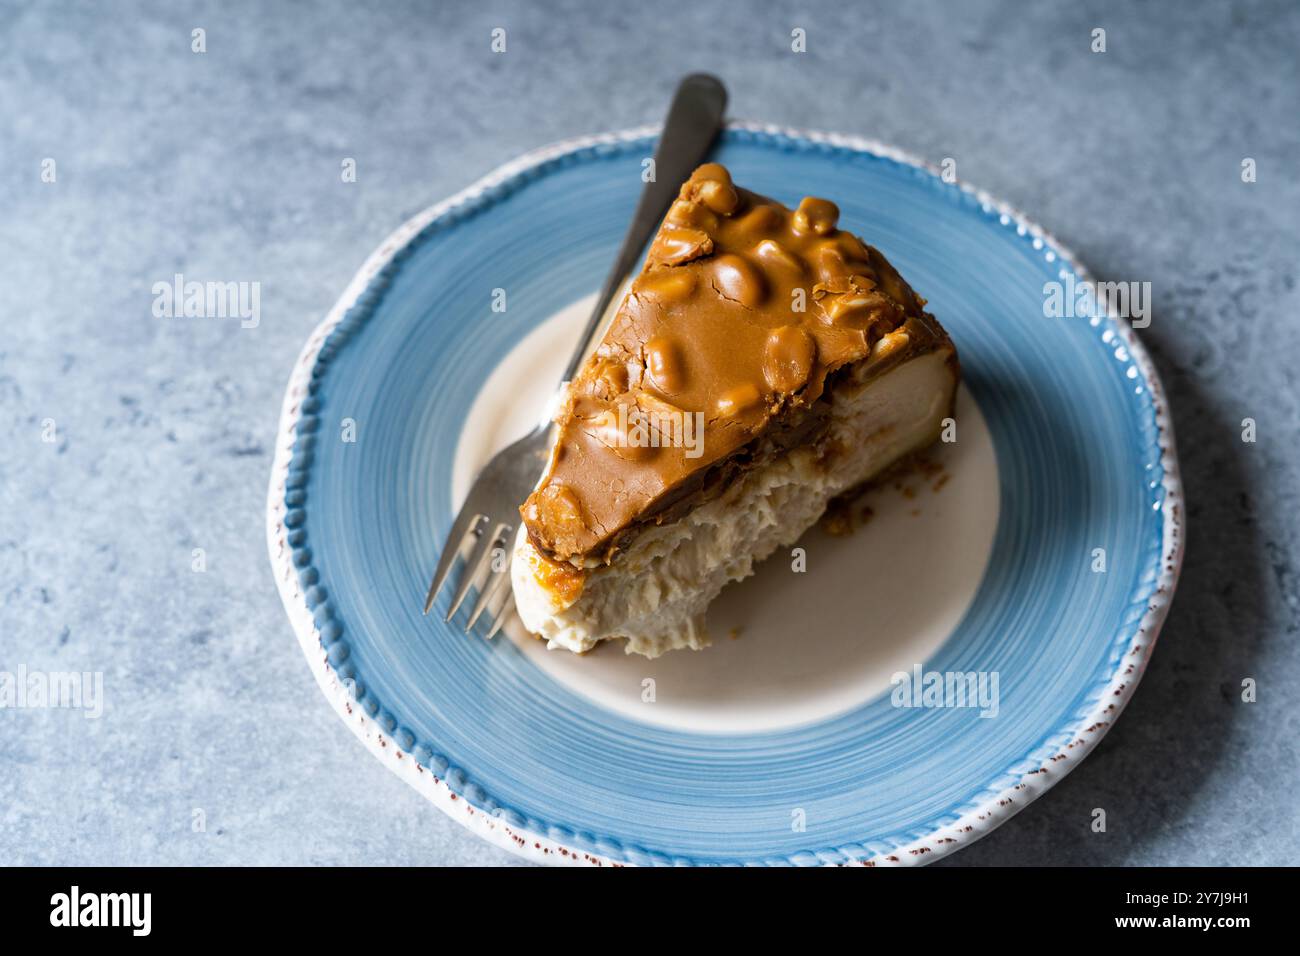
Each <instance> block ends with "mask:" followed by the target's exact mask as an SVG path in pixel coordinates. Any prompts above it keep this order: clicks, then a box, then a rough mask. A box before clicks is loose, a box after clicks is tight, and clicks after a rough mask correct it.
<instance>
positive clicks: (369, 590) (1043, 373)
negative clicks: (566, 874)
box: [267, 125, 1183, 865]
mask: <svg viewBox="0 0 1300 956" xmlns="http://www.w3.org/2000/svg"><path fill="white" fill-rule="evenodd" d="M654 135H655V131H654V130H652V129H641V130H632V131H629V132H625V133H617V134H611V135H606V136H598V137H592V138H589V139H584V140H581V141H575V142H569V143H564V144H560V145H558V146H555V147H551V148H548V149H544V150H541V151H539V152H536V153H532V154H529V155H528V156H525V157H523V158H521V159H519V160H517V161H515V162H513V163H511V164H509V165H508V166H505V167H503V168H502V169H500V170H498V171H497V172H496V173H493V174H492V175H491V176H489V177H487V178H486V179H484V180H482V181H481V182H479V183H476V184H475V185H474V186H472V187H470V188H469V189H467V190H466V191H465V192H463V193H461V194H459V195H457V196H455V197H453V198H451V199H449V200H447V201H446V202H443V203H440V204H438V205H437V206H435V207H433V208H431V209H429V210H426V211H425V212H424V213H422V214H420V215H419V216H417V217H416V218H415V219H413V220H411V221H410V222H408V223H407V224H406V225H404V226H403V227H402V228H401V229H399V230H398V231H397V232H396V233H394V235H393V236H391V237H390V238H389V239H388V240H387V241H386V242H385V243H384V244H383V245H382V246H381V247H380V249H379V250H378V251H377V252H376V253H375V254H374V255H373V256H371V258H370V260H369V261H368V262H367V263H366V264H365V265H364V267H363V268H362V269H361V271H360V273H359V274H358V275H357V276H356V278H355V279H354V280H353V281H352V284H351V285H350V286H349V287H348V289H347V290H346V292H345V293H344V294H343V297H342V299H340V301H339V303H338V304H337V305H336V306H335V307H334V309H333V310H332V311H331V312H330V314H329V316H328V317H327V318H326V319H325V321H324V322H323V323H322V324H321V325H320V327H319V328H317V329H316V331H315V332H314V333H313V334H312V336H311V338H310V340H309V341H308V342H307V345H306V346H305V347H304V349H303V351H302V355H301V356H300V357H299V360H298V363H297V365H296V367H295V369H294V373H293V377H292V380H291V381H290V383H289V388H288V392H287V394H286V396H285V402H284V410H283V414H282V418H281V424H280V430H279V433H278V439H277V443H276V456H275V464H274V469H273V472H272V476H271V487H270V494H269V501H268V515H267V536H268V545H269V548H270V552H271V561H272V565H273V567H274V570H275V575H276V580H277V583H278V585H279V588H280V594H281V597H282V599H283V601H284V605H285V607H286V609H287V610H288V613H289V617H290V620H291V621H292V623H293V627H294V630H295V631H296V632H297V635H298V639H299V641H300V643H301V644H302V647H303V650H304V651H305V653H306V655H307V658H308V660H309V662H310V663H311V667H312V670H313V672H314V673H315V675H316V678H317V680H318V682H319V683H320V686H321V688H322V690H324V692H325V694H326V696H327V697H328V698H329V700H330V701H331V702H332V703H333V705H334V706H335V708H336V710H338V712H339V714H340V715H341V716H342V717H343V718H344V719H345V720H346V721H347V723H348V725H349V726H350V727H352V729H353V730H354V731H355V732H356V733H357V734H358V736H360V737H361V738H362V740H364V741H365V743H366V745H367V746H368V747H369V748H370V750H371V751H372V752H373V753H374V754H375V756H377V757H378V758H379V759H380V760H382V761H383V762H384V764H385V765H386V766H388V767H390V768H391V769H392V770H394V771H395V772H397V773H399V774H401V775H402V776H404V777H405V778H406V779H407V780H408V781H409V782H410V783H411V784H412V785H413V786H415V787H417V788H418V789H419V790H420V791H421V792H422V793H424V794H425V795H426V796H427V797H428V798H429V799H430V800H432V801H433V802H434V803H435V804H437V805H438V806H439V807H441V808H442V809H443V810H445V811H446V812H448V813H450V814H451V815H452V816H454V817H455V818H456V819H457V820H459V821H461V822H462V823H464V824H465V825H467V826H469V827H470V828H471V829H473V830H474V831H475V832H477V833H479V834H481V835H483V836H484V837H486V838H487V839H489V840H491V841H492V842H494V843H497V844H499V845H501V846H504V847H506V848H508V849H511V850H514V851H517V852H519V853H521V854H524V855H525V856H527V857H530V858H532V859H535V860H543V861H548V862H577V863H590V864H618V863H635V864H682V863H687V864H715V863H728V864H732V863H741V864H762V865H767V864H787V863H794V864H820V863H859V862H861V863H869V864H887V863H889V864H892V863H913V862H924V861H927V860H933V859H936V858H938V857H940V856H943V855H944V854H946V853H948V852H950V851H952V850H953V849H955V848H957V847H959V846H962V845H963V844H966V843H969V842H971V841H972V840H975V839H977V838H979V837H980V836H981V835H983V834H985V833H987V832H988V831H989V830H991V829H992V828H993V827H995V826H997V825H998V824H999V823H1000V822H1002V821H1003V820H1005V819H1007V818H1008V817H1010V816H1011V815H1012V814H1014V813H1015V812H1016V811H1018V810H1019V809H1021V808H1022V807H1024V806H1025V805H1026V804H1028V803H1029V802H1030V801H1032V800H1033V799H1034V798H1035V797H1037V796H1038V795H1039V794H1041V793H1042V792H1043V791H1045V790H1046V789H1048V788H1049V787H1051V786H1052V784H1054V783H1055V782H1056V781H1057V780H1059V779H1060V778H1061V777H1062V776H1064V775H1065V774H1066V773H1068V772H1069V771H1070V769H1071V768H1072V767H1073V766H1074V765H1075V764H1076V763H1077V762H1078V761H1079V760H1080V759H1082V757H1083V756H1084V755H1086V754H1087V753H1088V752H1089V750H1091V748H1092V747H1093V746H1094V745H1095V744H1096V743H1097V741H1098V740H1099V739H1100V738H1101V736H1102V735H1103V734H1104V733H1105V732H1106V730H1107V729H1108V728H1109V727H1110V725H1111V724H1112V723H1113V722H1114V721H1115V719H1116V718H1117V717H1118V716H1119V713H1120V711H1121V710H1122V709H1123V707H1124V705H1125V703H1126V702H1127V701H1128V699H1129V697H1130V696H1131V695H1132V693H1133V689H1134V687H1135V686H1136V684H1137V682H1138V680H1139V678H1140V677H1141V675H1142V671H1143V668H1144V666H1145V664H1146V661H1147V658H1148V656H1149V654H1150V652H1151V648H1152V646H1153V644H1154V642H1155V639H1156V634H1157V632H1158V630H1159V628H1160V624H1161V622H1162V621H1163V620H1164V617H1165V614H1166V612H1167V610H1168V607H1169V601H1170V599H1171V598H1172V595H1173V589H1174V584H1175V581H1176V579H1177V575H1178V570H1179V563H1180V560H1181V556H1182V520H1183V515H1182V508H1181V491H1180V486H1179V483H1178V472H1177V459H1176V456H1175V452H1174V442H1173V434H1172V431H1171V429H1170V420H1169V416H1168V414H1167V410H1166V408H1165V406H1164V398H1163V393H1162V391H1161V388H1160V383H1159V381H1158V380H1157V378H1156V375H1155V372H1154V371H1153V369H1152V367H1151V364H1150V362H1149V360H1148V358H1147V356H1146V353H1145V351H1144V350H1143V348H1142V346H1141V344H1140V343H1139V342H1138V340H1137V338H1136V336H1135V335H1134V334H1133V332H1132V330H1131V329H1130V328H1129V327H1128V326H1127V325H1126V324H1125V323H1124V322H1123V321H1122V320H1119V319H1116V318H1111V317H1107V316H1105V315H1089V314H1080V315H1077V316H1061V317H1049V316H1048V315H1047V314H1046V310H1045V309H1044V301H1045V296H1046V292H1045V287H1046V288H1048V289H1050V288H1051V287H1050V286H1047V284H1048V283H1057V282H1059V283H1063V284H1065V289H1066V291H1067V292H1068V291H1069V290H1070V289H1071V286H1070V285H1069V283H1071V282H1075V281H1082V280H1084V279H1086V278H1087V276H1086V274H1085V273H1084V272H1083V270H1082V269H1081V268H1080V267H1079V266H1078V265H1077V264H1076V263H1074V261H1073V259H1072V258H1071V257H1070V255H1069V254H1068V253H1067V252H1066V251H1065V250H1063V249H1062V248H1061V246H1060V245H1059V244H1057V243H1056V242H1055V241H1053V240H1052V239H1051V238H1050V237H1049V236H1047V235H1045V234H1044V233H1043V232H1042V231H1041V230H1040V229H1038V228H1037V227H1036V226H1034V225H1032V224H1030V223H1029V222H1027V221H1026V220H1025V219H1023V218H1022V217H1021V216H1019V215H1018V214H1017V213H1015V212H1014V211H1013V210H1011V209H1008V208H1007V207H1005V206H1003V205H1001V204H999V203H997V202H995V201H994V200H993V199H991V198H989V197H987V196H985V195H983V194H981V193H979V192H977V191H975V190H972V189H969V188H967V187H963V186H959V185H954V184H949V183H945V182H943V180H942V179H941V178H940V177H939V176H938V175H937V174H936V172H935V171H934V170H932V169H930V168H928V167H926V166H924V165H923V164H920V163H918V162H916V161H914V160H911V159H909V158H907V157H905V156H902V155H900V154H898V153H897V152H896V151H894V150H890V149H888V148H885V147H882V146H880V145H879V144H873V143H869V142H866V141H863V140H858V139H852V138H847V137H838V136H826V135H815V134H806V133H796V132H791V131H785V130H777V129H772V128H768V127H757V126H745V125H733V126H732V127H731V128H730V129H729V130H728V131H727V133H726V134H725V136H724V137H723V139H722V142H721V144H720V146H719V148H718V150H717V156H716V158H717V160H718V161H720V162H722V163H725V164H726V165H727V166H728V167H730V169H731V170H732V172H733V174H734V176H735V179H736V181H737V182H738V183H740V184H742V185H743V186H745V187H747V188H750V189H753V190H755V191H757V192H761V193H766V194H768V195H770V196H774V197H776V198H778V199H780V200H782V201H783V202H785V203H787V204H790V205H793V204H795V203H797V202H798V200H799V199H800V198H801V197H802V196H804V195H817V196H825V197H828V198H831V199H833V200H834V201H835V202H836V203H838V204H839V206H840V209H841V211H842V215H841V222H842V225H844V226H845V228H847V229H850V230H851V231H853V232H855V233H857V234H859V235H861V236H863V237H864V238H865V239H866V240H867V241H868V242H870V243H872V244H873V245H876V246H878V247H879V248H880V249H881V250H882V251H883V252H884V253H885V254H886V255H887V256H888V257H889V258H890V260H892V261H893V262H894V263H895V264H896V265H897V267H898V268H899V270H900V271H901V272H902V273H903V275H905V276H906V277H907V278H908V280H909V281H910V282H911V283H912V285H913V286H915V287H916V289H917V290H918V291H919V292H920V293H921V294H922V295H924V296H925V297H926V298H927V299H929V302H930V306H929V308H930V310H931V311H933V313H934V314H935V315H936V316H937V317H938V318H939V319H940V321H941V322H942V323H943V324H944V326H945V327H946V328H947V329H948V331H949V332H950V333H951V335H952V338H953V340H954V341H955V343H956V345H957V348H958V351H959V353H960V357H961V364H962V370H963V376H964V379H963V387H962V391H961V393H960V395H959V401H958V406H957V412H956V415H955V418H956V421H955V429H956V441H954V442H951V443H948V444H944V445H941V446H940V447H939V448H938V450H937V451H936V452H935V454H934V457H933V458H932V460H931V463H930V467H929V468H928V469H927V470H925V471H921V472H916V473H913V474H911V475H909V476H905V477H904V478H903V479H901V480H900V481H899V482H896V483H895V484H894V485H892V486H886V487H883V488H881V489H878V490H877V491H876V492H874V493H873V497H872V499H871V501H870V502H869V505H870V508H871V511H872V517H871V520H870V521H869V522H868V523H867V524H866V525H865V527H862V528H861V529H859V530H858V531H857V532H856V533H855V534H853V535H851V536H849V537H847V538H830V537H826V536H824V535H822V534H821V533H820V532H816V531H815V532H811V533H810V534H809V535H807V536H805V538H804V539H803V540H802V541H800V542H799V547H800V548H802V549H803V551H802V552H800V553H799V554H798V555H796V556H794V557H792V556H791V555H788V554H785V553H779V554H778V555H777V556H776V557H774V558H773V559H771V560H770V561H768V562H767V563H766V564H764V565H763V566H762V568H761V569H760V571H759V573H758V574H757V575H756V576H755V577H754V578H752V579H751V580H749V581H746V582H743V583H741V584H739V585H735V586H733V587H731V588H729V589H728V590H727V591H726V592H725V593H724V595H723V597H722V598H721V599H720V600H719V601H718V602H717V604H716V605H715V607H714V609H713V610H712V611H711V613H710V628H711V631H712V632H713V634H714V646H713V647H712V648H710V649H708V650H705V651H701V652H698V653H692V652H686V651H679V652H676V653H673V654H669V655H666V656H665V657H663V658H661V659H659V660H657V661H647V660H644V659H643V658H639V657H628V656H625V655H623V654H622V653H621V651H620V650H619V648H618V647H614V646H604V647H601V648H599V649H598V650H597V651H595V652H593V653H592V654H590V655H587V656H585V657H575V656H573V655H570V654H568V653H567V652H563V651H556V652H548V651H547V650H546V649H545V647H544V646H543V645H542V644H540V643H539V642H537V641H534V640H532V639H530V638H529V637H528V636H527V635H526V634H524V633H523V632H522V631H521V630H520V629H519V626H518V623H517V622H512V624H511V625H510V626H509V627H508V628H507V633H506V634H505V635H504V636H503V637H499V638H498V639H496V640H494V641H492V642H487V641H484V640H482V639H481V638H479V637H468V636H466V635H465V634H464V633H463V632H462V630H461V621H460V620H457V621H456V622H455V623H454V624H453V625H447V624H444V623H443V622H442V616H443V614H442V612H443V611H444V610H445V607H446V604H445V601H446V599H447V590H449V589H444V594H443V596H442V598H441V600H440V602H439V605H438V606H437V608H436V609H435V613H431V614H430V615H429V616H428V617H425V616H424V615H422V614H421V605H422V601H423V596H424V591H425V588H426V585H427V583H428V577H429V574H430V571H431V569H432V568H433V565H434V562H435V557H436V555H437V551H438V549H439V548H440V547H441V545H442V543H443V539H444V537H445V536H446V534H447V531H448V528H449V526H450V523H451V520H452V518H453V517H454V515H455V513H456V510H457V507H458V506H459V504H460V500H461V497H462V496H463V494H464V492H465V490H466V489H467V488H468V486H469V483H470V482H471V481H472V478H473V475H474V473H475V471H476V469H477V468H478V467H479V466H480V465H481V464H482V463H483V462H484V461H486V459H487V458H488V457H489V456H490V455H491V454H492V453H493V451H494V450H495V448H497V447H500V446H502V445H504V444H505V443H506V442H508V441H509V440H510V439H511V438H513V437H514V436H515V435H516V434H518V433H520V432H522V431H523V430H524V429H526V428H527V427H528V426H529V425H530V424H531V423H532V422H533V421H535V420H536V419H537V417H538V415H539V412H540V411H541V409H542V407H543V405H544V403H545V401H546V399H547V397H548V395H549V393H550V390H551V388H552V387H553V383H554V382H555V380H556V379H557V377H558V374H559V371H560V369H561V367H562V366H563V364H564V360H565V358H566V357H567V355H568V353H569V351H570V349H571V347H572V344H573V341H574V338H575V336H576V334H577V331H578V329H579V328H580V326H581V324H582V319H583V317H584V312H585V307H586V305H587V304H589V303H590V302H591V300H592V298H593V297H594V292H595V290H596V288H597V286H598V285H599V284H600V281H601V279H602V276H603V274H604V271H605V269H606V268H607V267H608V265H609V262H610V260H611V257H612V254H613V250H614V249H615V248H616V247H617V245H618V243H619V241H620V238H621V236H622V233H623V230H624V227H625V225H626V223H627V221H628V219H629V217H630V215H631V211H632V208H633V205H634V203H635V202H636V199H637V196H638V193H639V190H640V187H641V178H640V175H641V169H642V166H641V161H642V159H643V158H645V157H646V156H648V155H650V154H651V153H652V152H653V143H654ZM495 290H504V302H505V309H504V311H494V309H493V305H494V303H496V304H497V305H498V306H499V305H500V303H501V302H502V296H501V294H500V293H497V292H496V291H495ZM1085 312H1086V310H1085ZM800 568H804V570H800ZM462 617H463V612H462Z"/></svg>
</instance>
